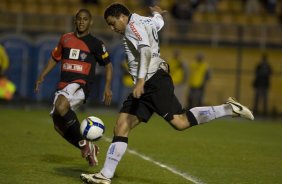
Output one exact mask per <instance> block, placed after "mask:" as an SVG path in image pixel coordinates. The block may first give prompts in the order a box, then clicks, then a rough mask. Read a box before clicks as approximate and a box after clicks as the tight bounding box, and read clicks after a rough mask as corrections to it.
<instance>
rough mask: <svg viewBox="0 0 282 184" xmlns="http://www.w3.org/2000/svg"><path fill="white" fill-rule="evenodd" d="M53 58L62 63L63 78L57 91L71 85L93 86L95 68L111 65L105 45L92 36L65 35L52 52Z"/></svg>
mask: <svg viewBox="0 0 282 184" xmlns="http://www.w3.org/2000/svg"><path fill="white" fill-rule="evenodd" d="M52 58H53V59H54V60H55V61H56V62H61V78H60V82H59V83H58V85H57V89H62V88H64V87H65V86H66V85H67V84H69V83H73V82H75V83H79V84H80V85H82V86H85V85H88V84H89V83H90V84H91V83H92V82H93V80H94V77H95V67H96V63H97V62H98V64H99V65H101V66H105V65H107V64H108V63H110V60H109V54H108V52H107V50H106V47H105V45H104V43H103V42H102V41H101V40H99V39H97V38H96V37H94V36H93V35H91V34H88V35H86V36H83V37H80V38H78V37H77V36H76V35H75V34H74V33H73V32H72V33H67V34H64V35H63V36H62V37H61V39H60V41H59V43H58V45H57V47H56V48H54V50H53V51H52Z"/></svg>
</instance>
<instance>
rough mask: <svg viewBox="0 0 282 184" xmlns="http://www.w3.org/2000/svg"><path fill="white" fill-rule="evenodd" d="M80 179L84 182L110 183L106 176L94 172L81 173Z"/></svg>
mask: <svg viewBox="0 0 282 184" xmlns="http://www.w3.org/2000/svg"><path fill="white" fill-rule="evenodd" d="M80 179H81V180H82V181H83V182H84V183H90V184H95V183H96V184H97V183H100V184H111V179H109V178H106V177H105V176H104V175H103V174H102V173H100V172H99V173H95V174H81V175H80Z"/></svg>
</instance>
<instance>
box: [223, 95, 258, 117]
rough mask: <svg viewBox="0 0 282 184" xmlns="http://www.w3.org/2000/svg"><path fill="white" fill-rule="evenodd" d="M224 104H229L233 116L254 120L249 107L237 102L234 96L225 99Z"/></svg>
mask: <svg viewBox="0 0 282 184" xmlns="http://www.w3.org/2000/svg"><path fill="white" fill-rule="evenodd" d="M226 104H230V105H231V108H232V111H233V116H234V117H242V118H246V119H249V120H254V119H255V118H254V115H253V113H252V112H251V111H250V109H248V108H247V107H246V106H244V105H242V104H240V103H239V102H237V101H236V100H235V99H234V98H232V97H229V98H228V99H227V102H226Z"/></svg>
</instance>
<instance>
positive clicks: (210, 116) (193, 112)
mask: <svg viewBox="0 0 282 184" xmlns="http://www.w3.org/2000/svg"><path fill="white" fill-rule="evenodd" d="M186 116H187V118H188V121H189V122H190V127H191V126H195V125H199V124H203V123H207V122H210V121H211V120H214V119H218V118H221V117H226V116H233V117H242V118H246V119H249V120H254V115H253V114H252V112H251V111H250V110H249V109H248V108H247V107H246V106H244V105H242V104H240V103H239V102H237V101H236V100H235V99H234V98H232V97H229V98H228V99H227V101H226V103H224V104H222V105H217V106H204V107H194V108H192V109H189V110H187V111H186ZM172 123H174V122H172ZM174 124H176V125H177V123H174ZM183 127H184V128H183V129H185V128H187V127H185V126H183ZM180 130H182V129H180Z"/></svg>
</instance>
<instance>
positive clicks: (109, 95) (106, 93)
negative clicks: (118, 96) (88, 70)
mask: <svg viewBox="0 0 282 184" xmlns="http://www.w3.org/2000/svg"><path fill="white" fill-rule="evenodd" d="M112 96H113V93H112V90H111V89H108V88H107V89H105V91H104V96H103V102H104V103H105V105H111V102H112Z"/></svg>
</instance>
